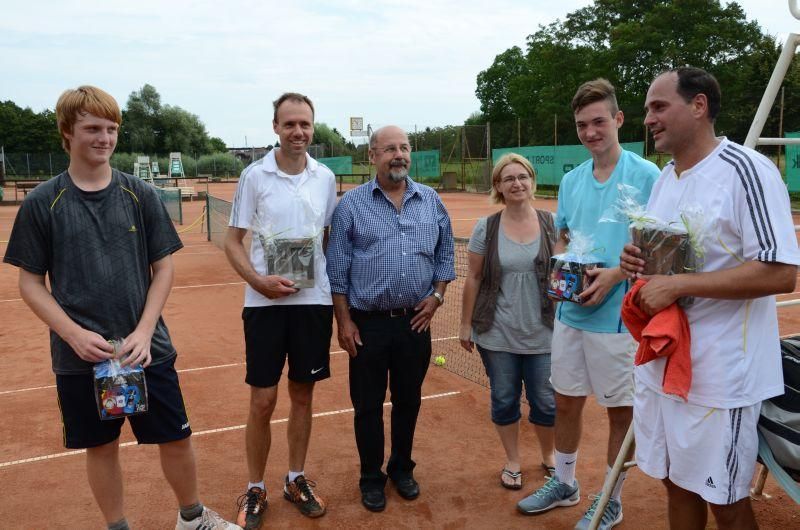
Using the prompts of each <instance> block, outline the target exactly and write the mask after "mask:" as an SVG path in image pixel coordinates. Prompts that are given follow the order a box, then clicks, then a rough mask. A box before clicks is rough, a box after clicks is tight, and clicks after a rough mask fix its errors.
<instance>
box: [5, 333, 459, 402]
mask: <svg viewBox="0 0 800 530" xmlns="http://www.w3.org/2000/svg"><path fill="white" fill-rule="evenodd" d="M457 338H458V336H452V337H439V338H438V339H431V342H442V341H445V340H455V339H457ZM342 353H345V350H334V351H332V352H330V354H331V355H340V354H342ZM245 364H246V363H244V362H241V363H227V364H214V365H211V366H197V367H195V368H181V369H180V370H176V372H178V373H179V374H183V373H188V372H202V371H204V370H216V369H218V368H231V367H234V366H244V365H245ZM55 387H56V385H42V386H34V387H27V388H17V389H15V390H0V396H5V395H9V394H18V393H21V392H35V391H37V390H48V389H50V388H55Z"/></svg>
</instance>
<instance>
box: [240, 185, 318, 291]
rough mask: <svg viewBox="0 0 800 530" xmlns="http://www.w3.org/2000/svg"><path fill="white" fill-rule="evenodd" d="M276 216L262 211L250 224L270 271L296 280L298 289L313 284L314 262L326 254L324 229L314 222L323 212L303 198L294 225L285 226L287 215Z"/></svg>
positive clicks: (268, 271) (312, 285)
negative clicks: (283, 217) (320, 212)
mask: <svg viewBox="0 0 800 530" xmlns="http://www.w3.org/2000/svg"><path fill="white" fill-rule="evenodd" d="M276 217H277V216H276V215H270V212H269V211H265V212H260V213H259V214H256V215H255V216H254V222H253V223H252V226H251V227H250V229H251V231H252V232H253V234H255V235H256V236H257V237H258V240H259V242H260V243H261V248H262V249H263V250H264V262H265V265H266V270H267V274H271V275H272V274H274V275H277V276H282V277H283V278H286V279H287V280H291V281H293V282H294V285H293V286H292V287H294V288H296V289H308V288H311V287H314V285H315V273H314V265H315V263H316V261H317V259H319V257H320V256H322V255H323V254H322V242H321V240H322V237H321V234H322V230H321V229H317V228H316V227H315V225H314V221H315V219H318V218H319V217H320V216H319V215H318V213H317V212H316V210H315V209H314V207H313V206H312V204H311V203H310V201H309V200H307V199H305V198H301V200H300V201H299V204H298V216H297V219H298V221H296V222H295V224H294V225H293V226H292V227H291V228H286V226H287V224H288V223H287V220H286V219H278V218H276Z"/></svg>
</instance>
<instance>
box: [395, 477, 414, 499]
mask: <svg viewBox="0 0 800 530" xmlns="http://www.w3.org/2000/svg"><path fill="white" fill-rule="evenodd" d="M392 482H393V483H394V487H395V488H397V493H399V494H400V496H401V497H403V498H404V499H406V500H407V501H411V500H414V499H416V498H417V497H419V484H417V481H416V480H414V477H403V478H399V479H396V480H395V479H392Z"/></svg>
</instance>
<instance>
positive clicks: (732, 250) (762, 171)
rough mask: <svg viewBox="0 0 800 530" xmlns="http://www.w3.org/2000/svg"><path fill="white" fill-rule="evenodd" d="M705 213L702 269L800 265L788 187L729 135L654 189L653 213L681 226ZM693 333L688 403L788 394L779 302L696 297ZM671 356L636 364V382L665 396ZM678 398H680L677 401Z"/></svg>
mask: <svg viewBox="0 0 800 530" xmlns="http://www.w3.org/2000/svg"><path fill="white" fill-rule="evenodd" d="M697 207H699V208H701V209H702V212H703V213H704V214H703V217H704V224H705V226H706V229H707V230H708V231H709V234H710V237H708V238H706V240H705V244H704V248H705V258H704V265H703V270H705V271H718V270H725V269H730V268H733V267H736V266H737V265H739V264H741V263H743V262H745V261H748V260H759V261H763V262H780V263H788V264H794V265H800V251H798V246H797V237H796V235H795V231H794V223H793V221H792V215H791V207H790V204H789V196H788V193H787V190H786V185H785V184H784V183H783V180H782V179H781V176H780V173H779V172H778V170H777V168H776V167H775V164H774V163H772V162H771V161H770V160H769V159H767V158H765V157H764V156H762V155H761V154H759V153H757V152H756V151H754V150H752V149H748V148H746V147H743V146H741V145H738V144H736V143H734V142H731V141H729V140H728V139H727V138H721V141H720V144H719V145H718V146H717V148H716V149H714V151H713V152H712V153H711V154H709V155H708V156H707V157H706V158H705V159H703V160H702V161H701V162H699V163H698V164H696V165H695V166H694V167H692V168H691V169H688V170H686V171H684V172H683V173H682V174H681V175H680V178H678V177H677V175H676V173H675V166H674V164H673V163H672V162H670V163H669V164H668V165H667V166H665V167H664V169H663V171H662V172H661V175H660V177H659V178H658V180H657V181H656V184H655V185H654V186H653V192H652V194H651V195H650V200H649V202H648V205H647V210H648V214H650V215H653V216H656V217H657V218H659V219H661V220H664V221H667V222H672V223H676V224H677V225H679V226H681V217H680V216H681V212H683V211H686V209H687V208H697ZM686 314H687V317H688V319H689V326H690V329H691V335H692V344H691V352H692V385H691V389H690V392H689V403H690V404H693V405H702V406H705V407H717V408H737V407H744V406H749V405H753V404H755V403H758V402H760V401H762V400H764V399H767V398H769V397H772V396H775V395H778V394H781V393H783V378H782V375H781V364H780V346H779V343H778V337H779V333H778V319H777V313H776V307H775V297H774V296H767V297H763V298H757V299H754V300H714V299H709V298H697V299H696V300H695V303H694V305H692V306H691V307H689V308H688V309H687V310H686ZM664 365H665V360H664V359H657V360H655V361H652V362H650V363H648V364H645V365H642V366H638V367H636V370H635V373H636V382H637V384H645V385H647V386H648V387H650V388H651V389H652V390H654V391H656V392H659V393H662V394H663V392H662V391H661V385H662V381H663V377H664ZM676 399H678V398H676Z"/></svg>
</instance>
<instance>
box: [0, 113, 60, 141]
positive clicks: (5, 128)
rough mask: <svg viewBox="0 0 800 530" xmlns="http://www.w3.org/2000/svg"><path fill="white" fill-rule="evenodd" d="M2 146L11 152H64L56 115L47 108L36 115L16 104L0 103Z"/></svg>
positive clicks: (0, 137) (0, 139)
mask: <svg viewBox="0 0 800 530" xmlns="http://www.w3.org/2000/svg"><path fill="white" fill-rule="evenodd" d="M0 145H2V146H3V147H4V149H5V151H6V152H7V153H8V152H47V151H61V136H60V135H59V133H58V128H57V126H56V115H55V113H54V112H53V111H51V110H47V109H45V110H43V111H42V112H39V113H36V112H33V110H31V109H30V107H26V108H24V109H23V108H21V107H19V106H18V105H17V104H15V103H14V102H13V101H0Z"/></svg>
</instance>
